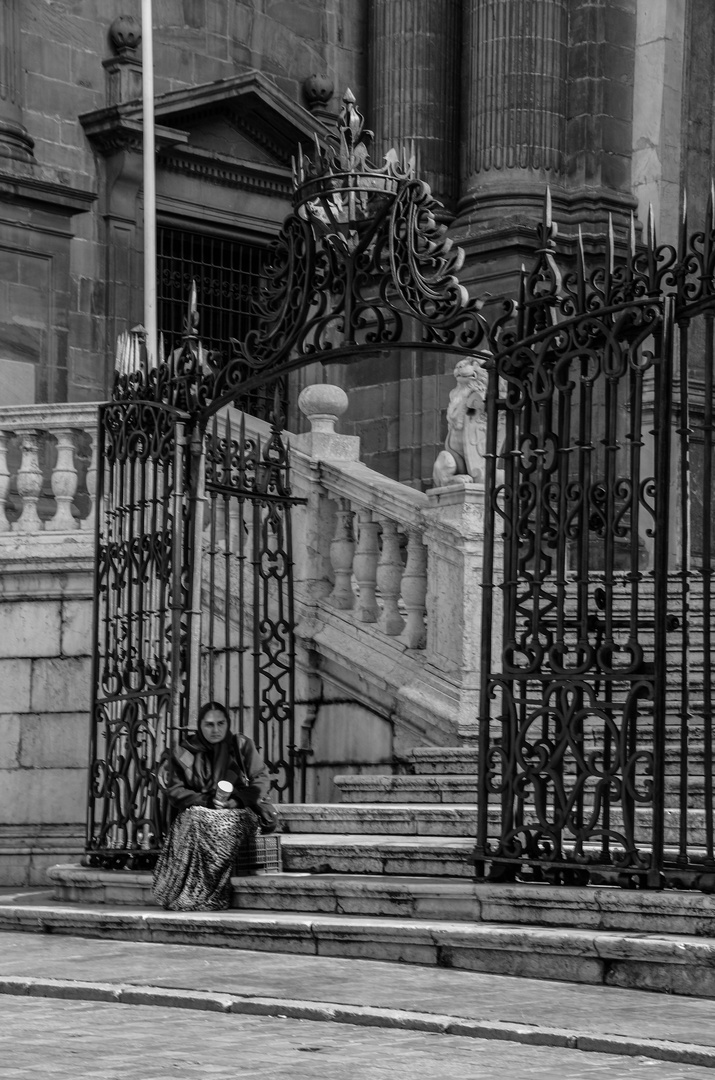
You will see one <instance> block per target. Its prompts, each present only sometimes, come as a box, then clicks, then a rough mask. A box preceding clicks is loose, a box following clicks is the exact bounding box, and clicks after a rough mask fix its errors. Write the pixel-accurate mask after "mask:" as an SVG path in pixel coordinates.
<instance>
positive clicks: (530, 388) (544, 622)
mask: <svg viewBox="0 0 715 1080" xmlns="http://www.w3.org/2000/svg"><path fill="white" fill-rule="evenodd" d="M707 217H708V228H707V229H706V230H705V231H703V232H700V233H695V234H694V235H693V236H690V237H689V236H687V218H686V215H685V213H684V214H683V220H682V228H681V236H680V240H679V243H678V246H677V248H675V247H670V246H668V245H660V246H659V245H657V243H656V238H655V230H654V228H653V220H652V215H651V217H650V218H649V221H648V224H647V227H646V230H645V236H644V243H643V244H637V243H636V230H635V225H634V224H633V223H632V225H631V230H630V235H629V236H628V237H627V238H626V242H625V244H624V245H621V246H620V247H619V246H618V245H617V244H616V240H615V237H614V232H613V229H612V227H611V228H610V229H609V231H608V234H607V236H606V237H605V242H604V252H603V256H602V257H601V258H600V259H599V260H598V262H597V265H596V266H595V267H591V268H590V269H589V268H587V260H586V257H585V253H584V247H583V243H582V240H581V237H580V236H579V237H578V239H577V242H576V259H575V266H572V267H567V268H563V267H562V266H561V265H560V256H559V255H558V254H557V246H556V237H557V229H556V226H555V224H554V222H553V221H552V218H551V204H550V199H549V198H548V197H547V200H546V204H545V213H544V218H543V221H542V223H541V225H540V227H539V229H538V230H537V254H536V257H535V260H534V263H533V265H532V266H531V268H530V269H529V270H526V271H523V273H522V275H521V282H520V289H519V294H518V297H517V299H516V301H515V302H514V303H512V304H508V305H506V306H505V310H504V313H503V315H502V318H501V319H500V320H499V323H498V326H496V327H495V328H494V330H493V335H492V336H493V338H494V339H496V340H497V343H498V347H497V349H496V350H495V356H494V360H493V361H492V362H490V364H489V367H490V388H489V394H488V416H489V452H488V455H487V463H488V467H487V477H486V482H485V487H486V491H487V514H486V522H485V525H486V537H485V576H484V587H485V603H484V622H483V634H484V639H483V640H484V642H485V643H486V647H485V651H484V664H483V669H482V691H481V694H482V696H481V704H480V731H481V742H480V770H481V772H480V777H481V782H480V804H479V832H478V839H477V848H476V852H475V861H476V864H477V867H478V870H479V871H480V872H481V873H486V874H489V875H490V876H492V877H493V878H494V879H495V880H496V879H502V880H503V879H514V878H515V877H522V878H524V879H529V880H534V879H537V880H549V881H560V882H564V883H571V882H574V881H578V882H580V883H585V882H587V881H592V882H599V881H609V882H614V883H619V884H633V883H638V884H640V885H649V886H654V887H659V886H660V885H661V884H662V883H663V882H664V881H665V882H666V883H672V884H681V885H683V884H686V885H689V886H691V887H692V886H693V885H695V886H698V884H699V883H702V886H701V887H703V888H706V887H707V888H709V887H710V885H709V884H708V883H709V882H711V874H710V871H709V870H708V868H709V867H712V866H713V865H715V860H714V852H713V833H714V832H715V829H714V827H713V804H712V777H711V771H712V770H711V767H710V765H711V762H712V755H713V736H712V715H713V701H712V679H711V675H710V674H709V669H710V663H709V655H710V646H709V644H708V643H709V642H710V640H711V621H712V612H713V610H714V606H713V598H712V595H711V589H712V579H713V571H712V541H711V535H712V528H711V524H710V523H711V517H712V499H711V494H710V490H711V487H712V484H711V480H709V479H708V477H711V475H712V453H713V353H714V351H715V344H714V336H713V326H714V323H715V281H714V279H713V273H714V272H715V257H714V256H713V251H714V250H715V217H714V214H713V201H712V200H711V203H710V206H709V208H708V214H707ZM619 250H620V251H621V252H622V254H621V255H619V254H618V251H619ZM700 317H703V325H701V324H700V323H697V325H696V320H698V319H700ZM691 326H692V327H693V328H695V329H697V333H698V340H699V341H702V343H703V348H704V353H705V355H704V357H703V358H702V359H701V358H698V357H695V358H691V359H689V357H688V329H689V327H691ZM676 334H677V335H678V348H677V351H676V349H675V347H674V339H675V335H676ZM676 359H677V368H676V367H675V363H676ZM703 360H704V363H703ZM699 365H701V366H700V367H699ZM676 370H677V383H676V394H677V397H676V401H675V412H674V411H673V408H672V393H673V385H674V373H675V371H676ZM699 370H702V371H703V375H702V376H701V378H702V379H703V385H702V388H701V387H697V389H694V391H693V390H690V389H689V387H690V386H691V385H693V387H695V386H696V385H697V384H696V378H695V376H694V375H693V372H697V371H699ZM691 379H692V380H693V382H692V384H691ZM501 380H503V383H502V382H501ZM500 385H503V386H505V387H506V390H505V391H504V392H503V393H500V390H499V387H500ZM693 392H695V393H696V394H697V395H701V397H699V400H700V401H701V402H702V404H701V405H700V410H701V415H702V426H701V427H700V431H701V433H702V434H701V435H700V437H699V438H700V440H701V445H702V450H700V449H699V448H698V441H697V440H696V434H695V425H694V424H693V422H692V420H690V419H689V417H690V415H691V411H692V410H693V408H694V405H693V404H692V403H691V401H690V397H691V395H692V394H693ZM500 416H501V417H502V418H503V419H502V426H503V429H504V430H505V432H506V438H505V440H504V442H503V444H501V445H498V444H497V429H498V419H499V417H500ZM674 416H675V417H676V419H675V420H674ZM678 418H679V419H678ZM694 453H695V454H702V455H703V459H704V465H703V474H702V475H703V480H704V483H703V495H702V499H703V506H702V509H701V508H700V507H697V506H695V505H694V504H693V502H692V501H691V499H690V488H689V484H690V476H691V471H692V465H691V462H692V460H693V455H694ZM671 458H674V459H675V463H674V464H673V465H672V466H671ZM676 466H677V475H678V477H679V479H678V481H676V480H675V479H674V478H675V476H676V472H675V469H676ZM676 493H678V498H677V500H676ZM695 516H697V517H698V520H699V522H700V524H699V525H697V527H695V526H694V524H693V523H694V521H695ZM498 527H501V528H502V529H503V536H504V549H503V557H504V562H503V567H502V565H501V563H500V562H499V561H498V551H499V549H498V546H497V528H498ZM691 530H693V532H698V533H700V532H702V536H703V541H702V542H701V541H700V540H699V541H698V542H700V543H701V550H700V551H698V552H697V555H696V556H693V554H692V551H693V549H692V541H691V539H690V536H691ZM671 534H672V537H677V544H676V545H673V547H671V543H672V538H671ZM699 567H702V569H700V568H699ZM497 589H499V590H500V591H501V592H502V603H503V619H502V620H501V621H502V626H501V648H500V649H499V650H498V651H495V652H493V653H491V647H492V641H493V634H492V616H493V613H494V611H495V603H494V594H495V591H496V590H497ZM695 617H697V620H698V622H697V625H698V626H701V627H702V635H703V642H704V644H703V647H702V652H700V651H699V649H700V646H699V645H697V646H696V649H697V650H698V652H697V656H698V657H700V658H701V659H694V657H693V651H692V650H693V645H692V638H689V634H688V630H687V629H686V625H687V626H689V627H690V629H691V632H692V629H693V627H694V626H695V623H694V621H693V620H694V618H695ZM700 620H702V621H700ZM698 633H700V631H698ZM696 640H699V638H697V639H696ZM699 664H702V666H703V671H704V673H705V674H704V677H703V680H702V681H701V679H700V677H699V676H698V675H697V674H695V675H694V674H693V670H694V665H695V670H696V671H697V670H698V665H699ZM703 683H704V686H703ZM697 717H700V719H699V720H698V719H697ZM694 718H696V719H695V730H698V725H699V724H700V725H702V732H703V734H702V742H698V741H697V739H696V740H694V739H693V736H692V731H693V728H692V723H693V720H694ZM688 733H690V734H688ZM699 784H702V786H703V794H704V798H703V800H702V802H699V803H698V804H697V805H699V806H701V807H702V817H703V822H704V826H703V828H702V830H700V831H699V829H696V828H695V826H694V819H693V814H692V810H691V807H692V806H693V805H695V804H694V803H693V798H697V797H698V796H697V795H696V794H695V793H696V792H698V791H699V786H698V785H699ZM667 800H670V802H668V801H667ZM666 806H670V807H671V813H672V814H673V815H675V816H676V820H677V821H678V822H679V829H678V832H679V836H678V839H677V842H676V840H675V839H674V838H673V836H672V832H671V833H669V832H668V829H667V827H666ZM699 813H700V811H699ZM495 819H498V825H495ZM700 832H702V835H700ZM695 836H697V839H696V838H695Z"/></svg>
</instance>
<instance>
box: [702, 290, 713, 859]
mask: <svg viewBox="0 0 715 1080" xmlns="http://www.w3.org/2000/svg"><path fill="white" fill-rule="evenodd" d="M714 330H715V319H714V318H713V315H712V312H711V311H709V312H708V313H707V314H706V316H705V371H704V382H705V387H704V391H705V403H704V406H705V407H704V412H703V428H704V431H703V509H702V527H703V555H702V567H703V568H702V580H703V743H704V745H703V772H704V776H705V849H706V859H707V862H708V866H709V868H710V869H712V866H713V862H714V856H715V853H714V851H713V774H712V760H713V683H712V667H711V663H710V658H711V656H712V613H713V609H712V581H713V565H712V563H713V552H712V482H713V467H712V466H713V462H712V456H713V359H714V358H713V331H714Z"/></svg>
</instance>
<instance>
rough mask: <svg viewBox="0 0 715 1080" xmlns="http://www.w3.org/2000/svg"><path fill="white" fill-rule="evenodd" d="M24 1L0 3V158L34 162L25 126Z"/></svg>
mask: <svg viewBox="0 0 715 1080" xmlns="http://www.w3.org/2000/svg"><path fill="white" fill-rule="evenodd" d="M19 10H20V0H0V158H13V159H14V160H16V161H32V160H33V156H32V148H33V146H34V142H33V140H32V139H31V138H30V136H29V135H28V134H27V130H26V129H25V127H24V125H23V123H22V97H21V73H22V65H21V61H20V57H21V53H20V22H19Z"/></svg>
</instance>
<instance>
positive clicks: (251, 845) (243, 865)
mask: <svg viewBox="0 0 715 1080" xmlns="http://www.w3.org/2000/svg"><path fill="white" fill-rule="evenodd" d="M281 870H282V864H281V838H280V834H279V833H273V834H272V835H271V836H263V835H262V833H256V835H255V836H251V837H249V838H248V840H246V842H245V843H243V844H241V847H240V848H239V849H238V855H237V856H236V865H235V868H234V873H235V874H236V876H237V877H249V876H250V875H252V874H280V872H281Z"/></svg>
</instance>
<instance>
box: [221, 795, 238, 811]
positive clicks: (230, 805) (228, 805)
mask: <svg viewBox="0 0 715 1080" xmlns="http://www.w3.org/2000/svg"><path fill="white" fill-rule="evenodd" d="M223 809H224V810H238V803H237V802H236V800H235V799H233V798H231V799H226V802H225V803H224V804H223Z"/></svg>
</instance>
